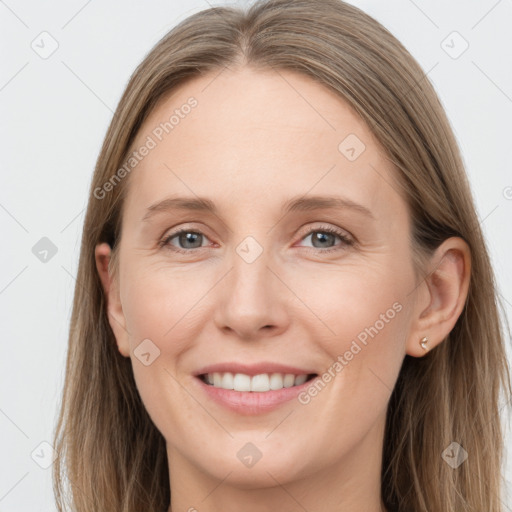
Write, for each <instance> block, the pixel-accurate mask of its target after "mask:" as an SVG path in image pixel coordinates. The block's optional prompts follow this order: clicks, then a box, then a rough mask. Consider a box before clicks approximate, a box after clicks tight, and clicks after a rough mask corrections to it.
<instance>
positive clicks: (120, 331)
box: [94, 243, 130, 357]
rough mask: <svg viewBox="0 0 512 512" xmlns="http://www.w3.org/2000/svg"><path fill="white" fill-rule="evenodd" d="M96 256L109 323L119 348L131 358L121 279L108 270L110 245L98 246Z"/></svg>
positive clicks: (102, 244) (124, 354)
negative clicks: (122, 300) (114, 276)
mask: <svg viewBox="0 0 512 512" xmlns="http://www.w3.org/2000/svg"><path fill="white" fill-rule="evenodd" d="M94 256H95V259H96V269H97V270H98V274H99V276H100V279H101V284H102V286H103V291H104V292H105V300H106V303H107V315H108V321H109V324H110V327H111V328H112V331H113V332H114V336H115V338H116V342H117V347H118V349H119V352H120V353H121V354H122V355H123V356H125V357H130V343H129V336H128V331H127V330H126V320H125V317H124V313H123V307H122V304H121V297H120V294H119V283H118V281H119V279H114V278H113V277H112V275H111V274H110V272H109V270H108V265H109V263H110V257H111V249H110V245H108V244H107V243H101V244H98V245H97V246H96V248H95V251H94Z"/></svg>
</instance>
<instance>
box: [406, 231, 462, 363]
mask: <svg viewBox="0 0 512 512" xmlns="http://www.w3.org/2000/svg"><path fill="white" fill-rule="evenodd" d="M470 275H471V251H470V249H469V246H468V244H467V243H466V242H465V241H464V240H462V238H459V237H451V238H448V239H447V240H445V241H444V242H443V243H442V244H441V245H440V246H439V247H438V248H437V249H436V251H435V253H434V254H433V256H432V258H431V260H430V262H429V272H428V274H427V276H426V277H425V278H424V279H423V281H422V282H421V284H420V285H419V286H418V287H417V290H416V292H415V293H416V294H417V297H416V302H415V305H414V316H413V320H412V324H411V330H410V332H409V336H408V339H407V342H406V353H407V354H409V355H411V356H414V357H421V356H423V355H424V354H425V353H426V352H427V351H428V350H431V349H432V348H434V347H436V346H437V345H438V344H439V343H441V342H442V341H443V340H444V339H445V338H446V336H448V334H449V333H450V331H451V330H452V329H453V327H454V326H455V323H456V322H457V320H458V318H459V316H460V314H461V312H462V310H463V309H464V305H465V302H466V297H467V294H468V290H469V281H470ZM424 337H427V338H428V342H427V344H426V350H425V349H424V348H423V347H422V346H421V345H420V340H421V339H422V338H424Z"/></svg>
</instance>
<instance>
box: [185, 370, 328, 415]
mask: <svg viewBox="0 0 512 512" xmlns="http://www.w3.org/2000/svg"><path fill="white" fill-rule="evenodd" d="M317 378H318V376H315V377H313V378H312V379H310V380H308V381H306V382H304V383H303V384H300V385H299V386H292V387H290V388H282V389H276V390H270V391H262V392H260V391H235V390H233V389H223V388H216V387H214V386H212V385H210V384H206V383H205V382H203V381H202V380H201V379H200V378H199V377H194V379H195V380H196V381H197V382H198V383H199V385H200V387H201V388H202V389H203V390H204V392H205V393H206V394H207V395H208V397H209V398H211V399H212V400H214V401H215V402H216V403H218V404H220V405H223V406H224V407H227V408H228V409H231V410H232V411H235V412H237V413H238V414H245V415H256V414H263V413H265V412H270V411H273V410H274V409H277V408H278V407H279V406H280V405H282V404H284V403H286V402H289V401H290V400H293V399H294V398H296V397H297V395H298V394H299V393H301V392H302V391H304V390H305V389H306V388H307V387H308V386H309V385H310V384H312V383H313V382H314V381H315V379H317Z"/></svg>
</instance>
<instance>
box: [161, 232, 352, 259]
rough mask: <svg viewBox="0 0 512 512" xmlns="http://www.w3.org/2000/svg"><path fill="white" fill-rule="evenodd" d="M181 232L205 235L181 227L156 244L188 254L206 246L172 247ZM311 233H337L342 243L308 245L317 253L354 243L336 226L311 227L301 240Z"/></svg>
mask: <svg viewBox="0 0 512 512" xmlns="http://www.w3.org/2000/svg"><path fill="white" fill-rule="evenodd" d="M182 233H194V234H196V235H203V236H206V235H204V233H202V232H201V231H194V230H193V229H187V228H183V229H180V230H178V231H176V232H174V233H171V234H170V235H167V236H165V237H164V238H163V239H162V240H160V242H158V246H159V247H160V248H161V249H165V248H167V249H169V250H171V251H175V252H179V253H182V254H190V253H191V252H193V251H197V250H199V249H205V248H206V247H196V248H195V249H180V248H179V247H174V246H172V245H170V244H169V241H170V240H172V239H173V238H175V237H176V236H178V235H181V234H182ZM313 233H329V234H333V235H337V236H338V237H339V238H340V240H341V242H342V244H340V245H336V246H334V247H330V248H328V249H321V248H318V247H309V249H310V250H312V251H313V252H317V253H326V252H327V253H330V252H334V251H339V250H341V249H342V247H343V246H345V247H350V246H352V245H354V243H355V242H354V240H352V239H351V238H349V237H348V236H347V235H345V233H343V232H342V231H340V230H339V229H336V228H333V227H330V226H320V227H317V228H314V229H311V230H310V231H308V232H307V233H306V234H305V235H304V236H303V237H302V238H301V240H303V239H304V238H307V237H308V236H310V235H311V234H313Z"/></svg>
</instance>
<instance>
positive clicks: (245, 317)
mask: <svg viewBox="0 0 512 512" xmlns="http://www.w3.org/2000/svg"><path fill="white" fill-rule="evenodd" d="M260 238H261V237H260ZM268 239H269V237H267V238H265V240H268ZM264 243H265V242H264ZM273 260H274V259H273V252H272V250H271V248H270V247H265V246H264V245H263V243H260V242H259V241H258V240H257V239H256V237H255V236H252V235H249V236H246V237H245V238H243V239H242V241H241V242H240V243H239V244H238V245H237V246H235V247H234V251H233V253H232V257H231V259H230V268H231V271H230V272H229V273H228V274H227V276H226V279H225V282H224V284H223V286H222V294H221V295H222V297H221V298H220V303H219V304H218V307H217V311H216V321H217V324H218V327H219V328H223V329H226V328H230V329H232V330H233V331H236V332H237V333H238V335H239V336H240V337H251V336H256V335H261V333H259V331H260V329H262V328H263V327H267V328H268V327H269V326H272V327H273V330H274V331H275V330H276V329H277V330H279V328H282V327H283V325H284V324H285V323H286V315H285V310H284V307H283V303H282V297H283V296H282V293H279V290H278V289H277V287H278V286H279V283H278V281H279V280H278V279H277V278H276V276H275V275H274V272H273V271H271V270H270V268H271V267H272V261H273ZM269 267H270V268H269ZM281 286H282V284H281Z"/></svg>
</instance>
